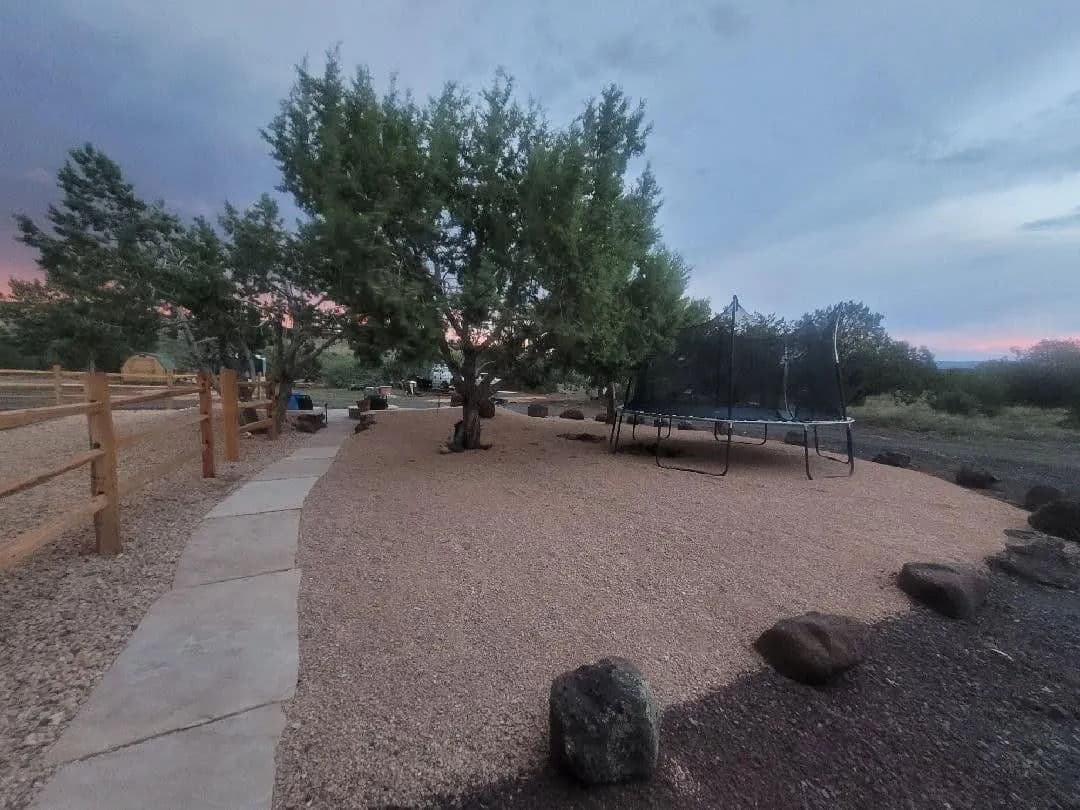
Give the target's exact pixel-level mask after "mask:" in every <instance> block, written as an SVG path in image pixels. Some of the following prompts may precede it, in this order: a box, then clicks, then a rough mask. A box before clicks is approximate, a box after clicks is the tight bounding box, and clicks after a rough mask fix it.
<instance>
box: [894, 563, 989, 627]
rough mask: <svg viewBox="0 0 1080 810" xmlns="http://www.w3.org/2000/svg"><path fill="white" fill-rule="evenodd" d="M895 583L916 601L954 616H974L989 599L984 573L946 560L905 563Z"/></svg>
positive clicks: (962, 617)
mask: <svg viewBox="0 0 1080 810" xmlns="http://www.w3.org/2000/svg"><path fill="white" fill-rule="evenodd" d="M896 584H897V585H899V586H900V590H902V591H903V592H904V593H906V594H907V595H908V596H910V597H911V598H912V599H914V600H915V601H916V602H921V603H922V604H924V605H926V606H927V607H929V608H932V609H933V610H936V611H937V612H938V613H940V614H942V615H943V616H948V617H949V618H951V619H970V618H972V617H974V616H975V614H976V613H978V611H979V608H980V607H981V606H982V603H983V601H984V600H985V599H986V588H987V583H986V578H985V577H983V576H980V575H979V574H977V573H975V572H974V571H972V570H969V569H967V568H960V567H958V566H955V565H946V564H944V563H932V562H910V563H906V564H905V565H904V567H903V568H902V569H900V576H899V577H897V580H896Z"/></svg>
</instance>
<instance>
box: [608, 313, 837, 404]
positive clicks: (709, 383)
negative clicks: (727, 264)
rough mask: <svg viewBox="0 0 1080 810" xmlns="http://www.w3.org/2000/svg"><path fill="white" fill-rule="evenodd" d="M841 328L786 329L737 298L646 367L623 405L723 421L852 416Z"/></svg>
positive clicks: (688, 330)
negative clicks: (838, 340) (845, 386)
mask: <svg viewBox="0 0 1080 810" xmlns="http://www.w3.org/2000/svg"><path fill="white" fill-rule="evenodd" d="M836 329H837V324H836V323H833V324H831V325H830V327H829V328H825V329H800V330H797V331H789V332H785V333H781V332H779V331H777V330H776V329H775V328H773V327H771V326H770V325H769V324H768V323H767V322H766V321H765V319H763V318H761V317H760V316H759V317H753V316H751V315H749V314H748V313H747V312H746V310H744V309H743V308H742V307H741V306H740V305H739V300H738V298H737V297H736V298H734V299H732V302H731V304H730V305H729V306H728V307H727V308H726V309H725V310H724V311H723V312H721V313H720V314H719V315H717V316H716V317H715V318H713V319H712V320H711V321H708V322H707V323H703V324H700V325H698V326H692V327H690V328H688V329H685V330H683V331H682V332H681V333H680V334H679V335H678V337H677V339H676V343H675V348H674V350H673V351H672V352H671V353H670V354H668V355H666V356H662V357H655V358H653V359H652V360H650V361H649V362H648V363H646V364H645V365H644V366H643V367H642V368H641V369H640V371H639V373H638V375H637V377H636V379H635V380H633V381H632V383H631V387H630V391H629V394H628V397H627V400H626V404H625V405H624V410H626V411H631V412H638V413H646V414H656V415H663V416H681V417H687V418H694V419H706V420H712V421H721V422H729V421H735V422H758V421H760V422H796V423H804V422H807V423H813V422H819V423H820V422H843V421H846V420H847V408H846V405H845V403H844V396H843V391H842V388H841V384H840V379H841V378H840V374H839V363H840V360H839V357H838V355H837V350H836Z"/></svg>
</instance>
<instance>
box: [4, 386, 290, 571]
mask: <svg viewBox="0 0 1080 810" xmlns="http://www.w3.org/2000/svg"><path fill="white" fill-rule="evenodd" d="M5 371H8V370H0V374H2V373H4V372H5ZM18 373H20V374H22V375H27V376H35V375H37V374H50V375H53V382H52V383H50V384H51V385H54V386H56V388H55V390H54V394H55V397H56V404H53V405H48V406H44V407H38V408H22V409H16V410H8V411H0V431H3V430H12V429H15V428H20V427H25V426H27V425H33V424H38V423H42V422H47V421H50V420H54V419H59V418H61V417H65V416H73V415H78V414H86V418H87V433H88V437H89V450H87V451H86V452H84V453H79V454H77V455H75V456H72V457H71V458H68V459H65V460H64V461H62V462H60V463H59V464H56V465H54V466H53V467H51V468H49V469H47V470H42V471H38V472H34V473H31V474H28V475H23V476H21V477H18V478H12V479H10V480H7V481H0V499H3V498H5V497H8V496H10V495H14V494H16V493H18V492H23V491H25V490H28V489H31V488H33V487H35V486H38V485H39V484H43V483H45V482H46V481H49V480H51V479H53V478H56V477H57V476H59V475H63V474H64V473H69V472H72V471H73V470H77V469H79V468H80V467H83V466H87V465H88V466H89V467H90V498H89V500H86V501H84V502H82V503H80V504H79V505H77V506H75V507H73V508H71V509H68V510H67V511H65V512H63V513H61V514H59V515H57V516H55V517H53V518H51V519H50V520H48V521H46V522H45V523H42V524H40V525H38V526H36V527H35V528H33V529H30V530H27V531H25V532H23V533H22V534H19V535H17V536H16V537H14V538H13V539H11V540H8V541H6V542H4V543H2V544H0V569H4V568H7V567H10V566H11V565H14V564H15V563H17V562H18V561H19V560H22V559H23V558H25V557H26V556H27V555H29V554H31V553H33V551H34V550H35V549H37V548H40V547H41V546H43V545H44V544H46V543H48V542H50V541H52V540H54V539H56V538H57V537H59V536H60V535H61V534H63V533H64V532H65V531H68V530H70V529H73V528H75V527H77V526H78V525H79V524H80V523H82V522H83V521H85V520H87V519H88V518H90V517H92V518H93V522H94V537H95V543H94V545H95V550H96V551H97V552H98V553H101V554H115V553H117V552H119V551H120V550H121V539H120V499H121V498H122V497H124V496H125V495H128V494H130V493H132V492H135V491H137V490H139V489H141V488H142V487H144V486H146V484H148V483H150V482H151V481H154V480H156V479H158V478H161V477H162V476H164V475H166V474H167V473H169V472H172V471H173V470H174V469H175V468H176V467H178V466H180V465H181V464H184V463H186V462H188V461H191V460H192V459H193V458H195V457H200V458H201V459H202V476H203V478H213V477H214V475H215V469H214V428H213V420H214V390H213V388H214V386H213V382H214V381H213V380H212V379H211V377H210V375H208V374H198V375H196V377H195V384H194V385H176V384H175V383H176V379H175V378H173V379H171V380H170V381H169V384H167V385H159V386H158V387H157V390H151V391H145V390H144V391H143V392H142V393H133V394H130V395H128V396H118V397H114V396H113V395H112V389H115V388H121V389H123V388H129V390H130V388H142V389H146V388H147V387H148V386H123V385H119V386H118V385H115V384H113V383H112V381H111V380H112V379H115V378H117V377H119V376H120V375H118V374H115V375H109V374H104V373H100V372H98V373H81V376H82V378H83V380H82V383H81V384H79V387H80V388H81V389H82V398H81V399H82V401H80V402H68V403H65V402H63V399H64V396H65V395H66V392H65V391H64V390H63V388H62V387H61V386H70V385H71V384H70V383H64V382H63V380H64V379H68V378H70V377H68V376H65V375H72V374H74V372H64V371H60V372H59V373H57V372H56V370H55V369H54V370H53V371H48V372H30V373H28V372H25V371H21V372H18ZM170 376H171V375H170ZM140 379H142V378H140ZM57 380H59V381H60V382H59V383H57V382H56V381H57ZM218 383H219V386H218V387H219V389H220V390H221V414H222V417H223V419H222V422H223V433H224V439H225V448H224V450H225V457H226V459H227V460H229V461H239V459H240V442H239V436H240V433H242V432H254V431H258V430H263V431H265V432H266V433H267V435H268V436H269V437H270V438H276V437H277V435H278V434H277V420H276V419H275V418H274V396H273V390H272V388H270V387H269V386H267V385H266V384H265V383H263V382H257V383H247V382H243V383H242V382H239V381H238V380H237V379H236V373H235V372H230V371H223V372H222V374H221V376H220V379H219V380H218ZM257 386H262V390H264V391H265V392H266V398H265V399H261V400H253V401H243V400H241V399H240V396H239V391H240V389H241V388H249V389H253V390H254V391H255V392H259V391H260V388H259V387H257ZM193 395H197V396H198V412H197V414H192V416H191V417H189V418H186V419H185V418H176V417H170V418H168V419H163V420H162V422H163V424H159V425H153V426H152V427H150V428H148V429H146V430H143V431H140V432H137V433H134V434H130V435H126V436H122V437H117V435H116V433H115V431H114V427H113V413H114V412H115V411H116V410H118V409H121V408H126V407H130V406H133V405H140V404H143V403H148V402H155V401H158V400H167V399H172V398H179V397H189V396H193ZM254 408H265V409H266V410H267V416H266V417H265V418H263V419H257V420H256V421H254V422H252V423H250V424H246V425H240V424H239V418H240V414H241V409H244V410H246V409H254ZM194 425H198V426H199V442H198V446H197V447H194V448H189V449H187V450H186V451H183V452H180V453H179V454H176V455H173V456H171V457H169V458H167V459H165V460H164V461H162V462H160V463H159V464H157V465H155V466H153V467H151V468H150V469H148V470H145V471H144V472H142V473H140V474H139V475H137V476H135V477H134V478H132V479H129V480H126V481H124V482H122V483H121V482H119V481H118V477H117V451H118V450H119V449H120V448H122V447H124V446H127V445H130V444H132V443H134V442H137V441H141V440H144V439H148V438H160V437H162V436H165V435H166V434H168V433H170V432H172V431H175V430H177V429H178V428H180V427H185V426H194Z"/></svg>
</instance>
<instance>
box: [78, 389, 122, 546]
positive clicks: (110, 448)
mask: <svg viewBox="0 0 1080 810" xmlns="http://www.w3.org/2000/svg"><path fill="white" fill-rule="evenodd" d="M85 390H86V400H87V402H100V403H101V407H100V408H99V409H98V410H96V411H92V412H90V413H88V414H87V415H86V422H87V428H88V430H89V433H90V448H91V449H92V450H96V449H98V448H100V449H101V450H103V451H104V452H103V454H102V455H100V456H98V457H97V458H95V459H94V460H93V461H91V462H90V494H91V495H92V496H94V497H97V496H98V495H104V496H105V497H106V499H107V501H108V503H107V504H106V505H105V508H104V509H102V510H101V511H99V512H96V513H95V514H94V535H95V538H96V543H95V545H96V548H97V552H98V553H99V554H117V553H119V551H120V548H121V544H120V490H119V487H118V486H117V481H116V434H115V433H114V432H113V420H112V403H111V402H110V400H109V378H108V377H106V376H105V375H104V374H103V373H101V372H100V371H99V372H96V373H93V374H89V373H88V374H87V375H86V383H85Z"/></svg>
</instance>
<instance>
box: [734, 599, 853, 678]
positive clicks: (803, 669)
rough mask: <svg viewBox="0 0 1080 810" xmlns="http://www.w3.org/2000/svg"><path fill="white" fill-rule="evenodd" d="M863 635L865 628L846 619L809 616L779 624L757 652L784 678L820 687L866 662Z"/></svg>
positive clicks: (766, 634) (765, 636) (767, 633)
mask: <svg viewBox="0 0 1080 810" xmlns="http://www.w3.org/2000/svg"><path fill="white" fill-rule="evenodd" d="M863 632H864V627H863V625H862V624H860V623H859V622H857V621H855V620H854V619H849V618H848V617H846V616H834V615H832V614H829V613H805V614H803V615H802V616H795V617H793V618H790V619H781V620H780V621H778V622H777V623H776V624H774V625H773V626H772V627H770V628H769V629H768V630H766V631H765V632H764V633H762V634H761V635H760V636H759V637H758V640H757V641H756V642H754V649H756V650H757V651H758V652H759V653H760V654H761V657H762V658H764V659H765V660H766V661H767V662H768V663H769V665H770V666H772V667H773V669H775V670H776V671H777V672H779V673H780V674H781V675H786V676H787V677H789V678H791V679H792V680H795V681H799V682H800V683H808V684H813V685H820V684H824V683H828V682H829V681H830V680H832V679H833V678H835V677H836V676H837V675H840V674H841V673H843V672H846V671H847V670H849V669H851V668H852V667H853V666H855V665H856V664H858V663H859V662H860V661H862V650H861V648H862V636H863Z"/></svg>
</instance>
